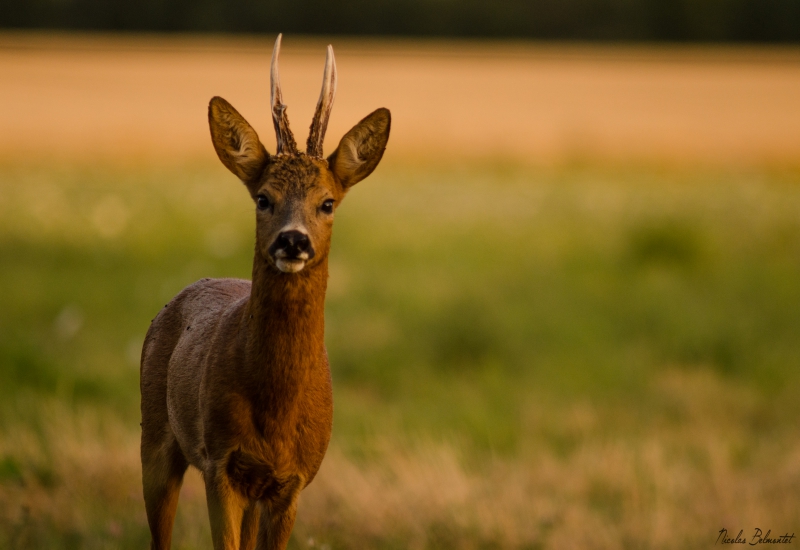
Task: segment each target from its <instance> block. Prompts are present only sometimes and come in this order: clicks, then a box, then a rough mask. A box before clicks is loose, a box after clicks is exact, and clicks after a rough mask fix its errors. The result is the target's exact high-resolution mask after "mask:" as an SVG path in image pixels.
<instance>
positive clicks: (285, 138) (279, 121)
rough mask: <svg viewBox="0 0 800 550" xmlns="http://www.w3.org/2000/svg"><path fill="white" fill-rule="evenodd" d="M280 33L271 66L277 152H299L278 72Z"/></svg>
mask: <svg viewBox="0 0 800 550" xmlns="http://www.w3.org/2000/svg"><path fill="white" fill-rule="evenodd" d="M282 37H283V35H282V34H279V35H278V39H277V40H275V47H274V48H273V49H272V67H271V68H270V74H269V77H270V85H271V90H272V94H271V107H272V123H273V124H274V125H275V137H276V138H277V141H278V150H277V154H279V155H280V154H282V153H286V154H289V155H296V154H297V143H296V142H295V141H294V136H293V135H292V131H291V130H290V129H289V117H287V116H286V105H284V104H283V94H282V93H281V77H280V75H279V74H278V56H279V55H280V53H281V38H282Z"/></svg>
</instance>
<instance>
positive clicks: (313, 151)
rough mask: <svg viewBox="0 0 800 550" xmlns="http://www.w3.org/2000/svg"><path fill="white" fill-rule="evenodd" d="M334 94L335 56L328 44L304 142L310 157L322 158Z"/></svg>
mask: <svg viewBox="0 0 800 550" xmlns="http://www.w3.org/2000/svg"><path fill="white" fill-rule="evenodd" d="M335 96H336V58H334V57H333V46H331V45H330V44H328V55H327V56H326V57H325V72H324V73H323V75H322V91H321V92H320V94H319V101H318V102H317V109H316V111H314V118H313V120H312V121H311V130H310V131H309V133H308V142H306V153H307V154H308V155H309V156H311V157H316V158H322V142H323V141H325V130H327V128H328V119H330V117H331V109H333V98H334V97H335Z"/></svg>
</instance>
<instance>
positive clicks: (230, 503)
mask: <svg viewBox="0 0 800 550" xmlns="http://www.w3.org/2000/svg"><path fill="white" fill-rule="evenodd" d="M205 481H206V500H207V502H208V518H209V520H210V521H211V538H212V539H213V541H214V550H239V544H240V541H241V536H242V531H243V530H242V520H243V519H244V515H245V514H244V513H245V510H246V509H247V505H248V504H249V503H248V501H247V498H246V497H245V496H244V495H242V494H241V493H239V492H237V491H235V490H234V489H233V488H232V487H231V484H230V482H229V480H228V477H227V475H225V473H224V472H217V471H216V470H215V471H213V472H209V473H207V474H206V476H205Z"/></svg>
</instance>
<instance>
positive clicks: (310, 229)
mask: <svg viewBox="0 0 800 550" xmlns="http://www.w3.org/2000/svg"><path fill="white" fill-rule="evenodd" d="M280 45H281V36H280V35H279V36H278V39H277V41H276V42H275V48H274V50H273V52H272V69H271V87H272V94H271V95H272V118H273V122H274V125H275V132H276V134H277V152H276V154H275V155H270V154H269V153H267V151H266V149H265V148H264V146H263V145H262V144H261V142H260V141H259V139H258V136H257V135H256V132H255V130H253V128H252V127H251V126H250V125H249V124H248V123H247V122H246V121H245V119H244V118H242V116H241V115H240V114H239V113H238V112H237V111H236V110H235V109H234V108H233V107H232V106H231V105H230V104H229V103H228V102H227V101H225V100H224V99H222V98H220V97H215V98H213V99H212V100H211V102H210V104H209V107H208V120H209V125H210V127H211V139H212V141H213V144H214V148H215V149H216V152H217V155H218V156H219V158H220V160H221V161H222V163H223V164H224V165H225V166H226V167H227V168H228V169H229V170H230V171H231V172H233V173H234V174H235V175H236V176H238V177H239V179H241V180H242V182H243V183H244V184H245V186H246V187H247V190H248V191H249V192H250V196H251V197H252V199H253V201H254V203H255V215H256V247H255V258H254V260H253V280H252V284H251V282H250V281H244V280H237V279H203V280H202V281H198V282H196V283H194V284H193V285H191V286H188V287H186V288H185V289H184V290H183V291H181V292H180V294H178V295H177V296H176V297H175V298H174V299H173V300H172V301H171V302H170V303H169V304H167V305H166V306H164V309H162V310H161V312H159V314H158V315H157V316H156V318H155V319H154V320H153V322H152V324H151V325H150V329H149V330H148V332H147V337H146V339H145V343H144V347H143V349H142V363H141V392H142V446H141V452H142V483H143V486H144V498H145V506H146V509H147V521H148V523H149V525H150V531H151V534H152V543H151V548H153V549H161V548H169V546H170V541H171V537H172V524H173V521H174V518H175V510H176V508H177V505H178V494H179V491H180V487H181V483H182V480H183V475H184V473H185V472H186V469H187V467H188V466H189V465H192V466H194V467H196V468H197V469H199V470H200V472H201V473H202V475H203V480H204V482H205V487H206V498H207V502H208V515H209V519H210V521H211V533H212V538H213V542H214V548H215V550H222V549H227V550H230V549H234V548H235V549H239V548H247V549H252V548H255V547H256V545H258V548H261V549H284V548H286V544H287V543H288V540H289V536H290V534H291V531H292V527H293V525H294V520H295V512H296V509H297V500H298V496H299V494H300V491H301V490H302V489H303V488H304V487H305V486H306V485H308V484H309V483H311V480H312V479H314V476H315V475H316V473H317V470H318V469H319V467H320V464H321V463H322V458H323V456H324V455H325V451H326V449H327V447H328V442H329V440H330V434H331V423H332V414H333V397H332V392H331V377H330V369H329V367H328V359H327V353H326V351H325V345H324V341H323V337H324V303H325V289H326V285H327V279H328V252H329V250H330V241H331V231H332V227H333V213H334V211H335V209H336V207H337V206H338V204H339V203H340V202H341V200H342V199H343V198H344V196H345V194H346V193H347V191H348V190H349V189H350V187H352V186H353V185H354V184H356V183H358V182H359V181H361V180H362V179H364V178H366V177H367V176H368V175H369V174H370V173H372V171H373V170H374V169H375V167H376V166H377V165H378V162H379V161H380V160H381V157H382V156H383V152H384V149H385V148H386V143H387V141H388V139H389V127H390V123H391V118H390V114H389V111H388V110H387V109H383V108H381V109H378V110H376V111H375V112H373V113H372V114H370V115H369V116H367V117H366V118H365V119H364V120H362V121H361V122H359V123H358V124H356V125H355V126H354V127H353V128H352V129H351V130H350V131H349V132H348V133H347V134H346V135H345V136H344V137H343V138H342V140H341V142H340V143H339V146H338V147H337V149H336V151H334V152H333V154H331V155H330V156H329V157H328V158H327V159H324V158H323V156H322V142H323V139H324V136H325V129H326V127H327V125H328V118H329V116H330V112H331V106H332V103H333V98H334V95H335V93H336V63H335V61H334V58H333V48H332V47H331V46H328V54H327V59H326V62H325V72H324V76H323V84H322V93H321V94H320V98H319V102H318V103H317V108H316V112H315V114H314V119H313V122H312V123H311V130H310V135H309V137H308V143H307V149H306V152H305V153H302V152H299V151H298V150H297V145H296V143H295V140H294V137H293V135H292V132H291V130H290V129H289V121H288V119H287V117H286V106H285V105H284V104H283V102H282V98H281V86H280V80H279V76H278V56H279V53H280Z"/></svg>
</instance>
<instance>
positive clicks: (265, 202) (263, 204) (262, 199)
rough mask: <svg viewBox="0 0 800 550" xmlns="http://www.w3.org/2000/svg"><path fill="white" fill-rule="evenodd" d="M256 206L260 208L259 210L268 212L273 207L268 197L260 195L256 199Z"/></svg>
mask: <svg viewBox="0 0 800 550" xmlns="http://www.w3.org/2000/svg"><path fill="white" fill-rule="evenodd" d="M256 206H258V209H259V210H267V209H269V208H270V207H271V206H272V204H270V202H269V199H268V198H267V196H266V195H258V196H257V197H256Z"/></svg>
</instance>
